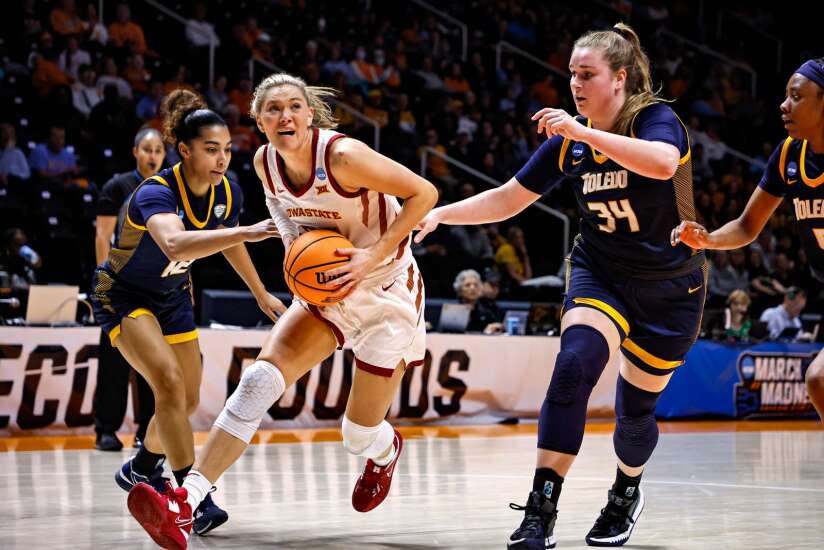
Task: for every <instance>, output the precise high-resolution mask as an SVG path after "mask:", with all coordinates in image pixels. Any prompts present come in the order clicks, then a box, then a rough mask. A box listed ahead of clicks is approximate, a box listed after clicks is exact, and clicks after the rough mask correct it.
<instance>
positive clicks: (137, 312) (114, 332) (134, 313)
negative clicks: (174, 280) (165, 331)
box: [109, 307, 157, 346]
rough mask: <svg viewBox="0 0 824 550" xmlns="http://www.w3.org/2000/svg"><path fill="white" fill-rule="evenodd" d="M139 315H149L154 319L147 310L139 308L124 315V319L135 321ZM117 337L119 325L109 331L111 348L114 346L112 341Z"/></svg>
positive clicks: (153, 315) (152, 314)
mask: <svg viewBox="0 0 824 550" xmlns="http://www.w3.org/2000/svg"><path fill="white" fill-rule="evenodd" d="M141 315H151V316H152V317H155V314H154V313H152V312H151V311H149V310H148V309H146V308H145V307H139V308H137V309H135V310H133V311H131V312H129V314H128V315H126V317H129V318H131V319H137V318H138V317H140V316H141ZM155 318H157V317H155ZM118 336H120V325H117V326H116V327H114V328H113V329H112V330H110V331H109V341H110V342H111V343H112V346H114V341H115V340H117V337H118Z"/></svg>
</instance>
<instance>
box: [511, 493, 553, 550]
mask: <svg viewBox="0 0 824 550" xmlns="http://www.w3.org/2000/svg"><path fill="white" fill-rule="evenodd" d="M509 507H510V508H512V509H513V510H518V511H523V512H524V520H523V521H522V522H521V526H520V527H518V528H517V529H516V530H515V532H514V533H512V535H510V537H509V540H508V541H506V547H507V548H508V549H509V550H547V549H549V548H555V545H556V544H557V541H556V540H555V534H554V533H553V532H554V531H555V520H556V519H557V517H558V511H557V510H556V509H555V504H554V503H553V502H552V501H551V500H549V499H547V498H546V496H544V494H543V493H541V492H539V491H532V492H531V493H529V498H528V499H527V501H526V506H519V505H517V504H510V505H509Z"/></svg>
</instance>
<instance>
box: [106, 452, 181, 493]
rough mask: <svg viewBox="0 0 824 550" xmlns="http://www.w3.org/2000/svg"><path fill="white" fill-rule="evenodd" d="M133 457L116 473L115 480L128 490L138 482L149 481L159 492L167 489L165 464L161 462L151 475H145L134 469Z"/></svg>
mask: <svg viewBox="0 0 824 550" xmlns="http://www.w3.org/2000/svg"><path fill="white" fill-rule="evenodd" d="M132 460H133V459H132V458H130V459H129V460H128V461H127V462H126V463H125V464H123V466H122V467H121V468H120V469H119V470H118V471H117V473H116V474H114V480H115V481H116V482H117V484H118V485H119V486H120V488H121V489H123V490H124V491H126V492H129V491H131V490H132V487H134V486H135V485H137V484H138V483H147V484H149V485H151V486H152V487H154V488H155V489H156V490H157V492H159V493H161V492H163V491H165V490H166V482H167V481H169V479H168V478H165V477H163V465H162V464H159V465H158V466H157V467H156V468H155V469H154V472H152V473H151V475H148V476H144V475H142V474H138V473H137V472H135V471H132Z"/></svg>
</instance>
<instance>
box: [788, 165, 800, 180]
mask: <svg viewBox="0 0 824 550" xmlns="http://www.w3.org/2000/svg"><path fill="white" fill-rule="evenodd" d="M797 173H798V164H796V163H795V162H791V163H789V164H788V165H787V175H788V176H790V177H793V176H794V175H796V174H797Z"/></svg>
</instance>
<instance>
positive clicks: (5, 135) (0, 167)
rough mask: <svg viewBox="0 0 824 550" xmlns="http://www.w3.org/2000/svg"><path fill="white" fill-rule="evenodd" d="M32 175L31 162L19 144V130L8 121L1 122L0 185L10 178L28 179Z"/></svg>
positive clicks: (7, 181)
mask: <svg viewBox="0 0 824 550" xmlns="http://www.w3.org/2000/svg"><path fill="white" fill-rule="evenodd" d="M30 177H31V170H30V169H29V163H28V162H27V161H26V156H25V155H24V154H23V151H21V150H20V148H19V147H18V146H17V131H16V130H15V129H14V126H12V125H11V124H9V123H8V122H3V123H0V186H5V185H7V184H8V183H9V180H14V179H18V180H27V179H29V178H30Z"/></svg>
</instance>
